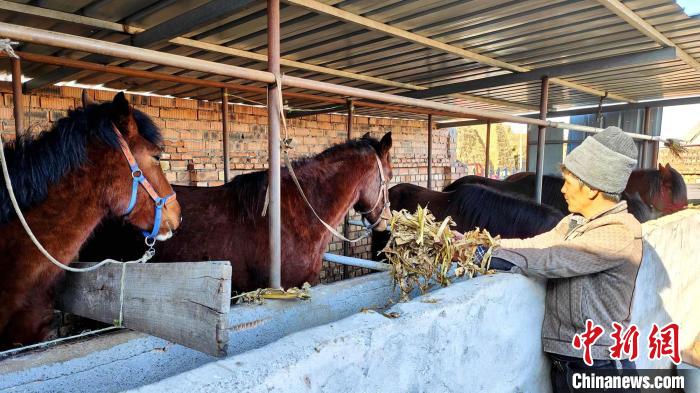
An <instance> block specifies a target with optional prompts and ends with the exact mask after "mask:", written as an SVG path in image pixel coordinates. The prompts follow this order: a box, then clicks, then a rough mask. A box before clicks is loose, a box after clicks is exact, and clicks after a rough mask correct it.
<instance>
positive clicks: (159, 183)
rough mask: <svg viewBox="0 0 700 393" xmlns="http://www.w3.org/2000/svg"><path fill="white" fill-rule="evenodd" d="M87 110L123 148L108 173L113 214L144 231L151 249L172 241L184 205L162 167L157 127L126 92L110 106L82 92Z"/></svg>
mask: <svg viewBox="0 0 700 393" xmlns="http://www.w3.org/2000/svg"><path fill="white" fill-rule="evenodd" d="M83 108H84V110H85V111H86V113H88V121H89V122H91V123H95V124H92V125H93V126H97V127H111V128H112V129H113V132H114V134H115V135H116V137H117V138H116V139H117V140H116V142H117V145H118V147H117V149H111V150H116V151H115V152H114V154H113V156H114V157H115V158H114V159H111V160H106V164H105V166H108V167H105V168H104V173H105V176H107V177H108V178H109V180H108V184H109V186H108V187H107V194H108V195H106V201H107V205H108V209H109V210H110V212H111V213H112V214H114V215H116V216H122V217H124V219H125V220H126V221H128V222H130V223H131V224H132V225H134V226H136V227H138V228H139V229H141V230H142V231H144V236H146V241H147V243H148V244H149V245H150V244H152V242H155V240H166V239H168V238H170V237H171V236H172V234H173V231H175V230H176V229H177V228H178V227H179V226H180V221H181V215H180V205H179V204H178V202H177V200H176V199H175V193H174V191H173V188H172V187H171V186H170V183H169V182H168V180H167V179H166V177H165V173H163V169H162V168H161V166H160V155H161V152H162V147H161V145H160V143H161V136H160V131H159V130H158V128H157V127H156V125H155V124H154V123H153V121H152V120H151V119H150V118H148V116H146V115H145V114H143V113H142V112H140V111H138V110H136V109H134V108H133V107H132V106H131V105H130V104H129V102H128V101H127V99H126V97H125V96H124V93H121V92H120V93H118V94H117V95H116V96H114V99H113V101H112V102H111V103H104V104H96V103H95V102H93V101H92V100H91V99H90V97H89V96H88V95H87V94H86V92H85V91H83Z"/></svg>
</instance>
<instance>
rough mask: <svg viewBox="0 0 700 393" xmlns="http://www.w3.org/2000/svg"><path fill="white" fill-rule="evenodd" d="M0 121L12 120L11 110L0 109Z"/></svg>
mask: <svg viewBox="0 0 700 393" xmlns="http://www.w3.org/2000/svg"><path fill="white" fill-rule="evenodd" d="M0 119H8V120H10V119H14V115H13V110H12V108H0Z"/></svg>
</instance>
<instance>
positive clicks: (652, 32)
mask: <svg viewBox="0 0 700 393" xmlns="http://www.w3.org/2000/svg"><path fill="white" fill-rule="evenodd" d="M598 2H599V3H600V4H602V5H603V6H604V7H605V8H607V9H609V10H610V11H612V12H613V13H614V14H615V15H617V16H619V17H620V18H622V19H623V20H624V21H625V22H627V23H628V24H629V25H630V26H632V27H634V28H635V29H637V30H638V31H639V32H641V33H642V34H644V35H645V36H647V37H649V38H651V39H652V40H654V41H655V42H656V43H658V44H660V45H663V46H670V47H673V48H676V50H677V51H678V58H679V59H681V60H683V61H684V62H685V63H686V64H688V65H689V66H690V67H692V68H693V69H695V70H697V71H700V63H698V62H697V60H695V58H693V56H691V55H689V54H688V53H686V52H685V51H684V50H683V49H681V48H679V47H678V46H677V45H676V44H675V43H674V42H673V41H671V39H669V38H668V37H666V36H665V35H663V33H661V32H660V31H658V30H657V29H656V28H655V27H654V26H652V25H651V24H649V22H647V21H645V20H644V19H643V18H642V17H641V16H639V15H637V14H636V13H635V12H634V11H632V10H631V9H629V8H628V7H627V6H626V5H624V4H623V3H622V2H620V1H619V0H598Z"/></svg>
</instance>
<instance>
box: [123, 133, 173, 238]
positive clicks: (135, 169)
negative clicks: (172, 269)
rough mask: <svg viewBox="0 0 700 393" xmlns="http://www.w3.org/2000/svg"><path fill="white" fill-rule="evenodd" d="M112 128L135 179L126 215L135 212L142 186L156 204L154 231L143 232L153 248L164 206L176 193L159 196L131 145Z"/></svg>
mask: <svg viewBox="0 0 700 393" xmlns="http://www.w3.org/2000/svg"><path fill="white" fill-rule="evenodd" d="M112 126H113V127H114V131H115V132H116V133H117V136H118V138H119V144H120V145H121V149H122V152H123V153H124V156H125V157H126V161H127V162H128V163H129V168H130V169H131V178H132V179H133V180H132V183H131V199H130V200H129V207H127V208H126V211H125V212H124V215H125V216H127V215H129V214H130V213H131V212H132V211H133V210H134V207H135V206H136V197H137V195H138V190H139V184H140V185H141V186H142V187H143V188H144V190H146V192H147V193H148V195H149V196H150V197H151V199H153V202H155V218H154V221H153V229H151V231H150V232H149V231H141V232H142V233H143V236H144V237H145V238H146V244H147V245H148V246H152V245H154V244H155V242H156V236H158V231H160V221H161V218H162V216H163V206H165V205H166V204H167V203H168V202H170V201H171V200H175V193H172V194H170V195H168V196H166V197H162V198H161V197H160V196H158V193H157V192H156V190H155V189H154V188H153V186H152V185H151V182H149V181H148V179H146V177H145V176H144V175H143V171H141V168H139V165H138V163H137V162H136V159H135V158H134V155H133V154H131V150H130V149H129V145H127V143H126V141H125V140H124V138H123V137H122V134H121V133H120V132H119V130H118V129H117V127H116V126H114V125H112Z"/></svg>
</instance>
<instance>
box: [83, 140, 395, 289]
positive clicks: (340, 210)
mask: <svg viewBox="0 0 700 393" xmlns="http://www.w3.org/2000/svg"><path fill="white" fill-rule="evenodd" d="M390 148H391V133H388V134H386V135H384V137H383V138H382V140H381V141H377V140H376V139H372V138H370V137H369V136H368V135H365V136H364V137H363V138H362V139H359V140H354V141H350V142H347V143H343V144H340V145H336V146H334V147H331V148H330V149H328V150H326V151H324V152H322V153H320V154H318V155H317V156H315V157H312V158H307V159H302V160H298V161H296V162H294V163H293V167H294V171H295V172H296V174H297V177H298V178H299V182H300V183H301V186H302V188H303V189H304V192H305V194H306V195H307V197H308V198H309V200H310V202H311V205H312V206H313V207H314V209H315V210H316V212H317V213H318V214H319V215H320V216H321V217H322V218H323V220H324V221H326V222H327V223H329V224H330V225H331V226H333V227H337V226H338V225H339V224H340V223H341V222H342V220H343V217H345V214H346V213H347V212H348V210H349V209H350V208H351V207H354V208H355V210H356V211H369V212H368V213H366V214H365V215H364V216H365V218H366V219H367V220H368V221H370V222H377V221H378V220H380V216H381V215H382V214H385V215H388V214H389V212H388V210H387V209H385V208H383V206H384V196H383V193H382V190H381V181H380V171H379V166H378V161H377V157H379V159H380V161H381V165H382V167H383V171H384V174H385V175H386V176H387V179H389V178H391V161H390V156H389V149H390ZM266 187H267V171H261V172H254V173H249V174H245V175H239V176H236V177H235V178H234V179H233V180H232V181H231V182H229V183H227V184H225V185H223V186H220V187H210V188H197V187H182V186H181V187H178V186H176V187H175V191H177V195H178V199H179V200H180V203H181V204H182V209H183V210H182V215H183V225H182V229H181V230H180V231H179V232H178V233H177V234H176V235H175V236H174V237H173V239H172V240H171V241H169V242H167V243H164V244H161V245H159V246H158V247H157V248H156V256H155V258H154V259H153V260H155V261H162V262H173V261H203V260H228V261H231V265H232V268H233V274H232V277H231V279H232V282H233V288H234V289H235V290H237V291H249V290H253V289H256V288H261V287H267V286H268V285H269V266H270V253H269V243H268V239H269V238H268V219H267V217H263V216H262V215H261V213H262V211H263V205H264V201H265V191H266ZM373 207H374V208H373ZM115 239H119V240H118V243H117V244H124V245H128V247H119V249H116V248H114V247H110V245H111V244H114V242H115ZM330 240H331V233H330V232H329V231H328V230H327V229H326V228H324V226H323V225H322V224H321V223H320V222H319V221H318V219H316V217H314V215H313V213H312V211H311V210H310V208H309V207H308V206H307V205H306V204H305V202H304V201H303V200H302V198H301V195H300V194H299V191H298V189H297V188H296V186H295V185H294V183H293V181H292V178H291V176H290V174H289V172H288V171H287V170H286V169H283V170H282V285H283V287H285V288H288V287H292V286H300V285H302V284H303V283H304V282H305V281H307V282H310V283H312V284H313V283H317V282H318V281H319V273H320V270H321V256H322V254H323V252H324V251H325V250H326V247H327V246H328V243H329V242H330ZM141 243H142V242H139V241H138V238H136V237H135V236H134V235H133V233H132V231H130V230H129V229H128V228H124V227H120V226H119V225H118V224H116V225H114V224H113V225H105V226H104V227H102V228H100V229H98V231H97V232H96V233H95V236H94V238H93V240H92V241H91V242H89V243H88V244H87V245H86V247H85V248H84V249H83V251H82V252H81V258H82V259H86V260H97V259H101V258H104V257H107V256H109V257H121V258H131V257H133V255H138V254H139V253H140V252H142V248H143V247H142V246H141ZM124 250H131V252H132V254H131V255H124V254H123V252H124Z"/></svg>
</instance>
